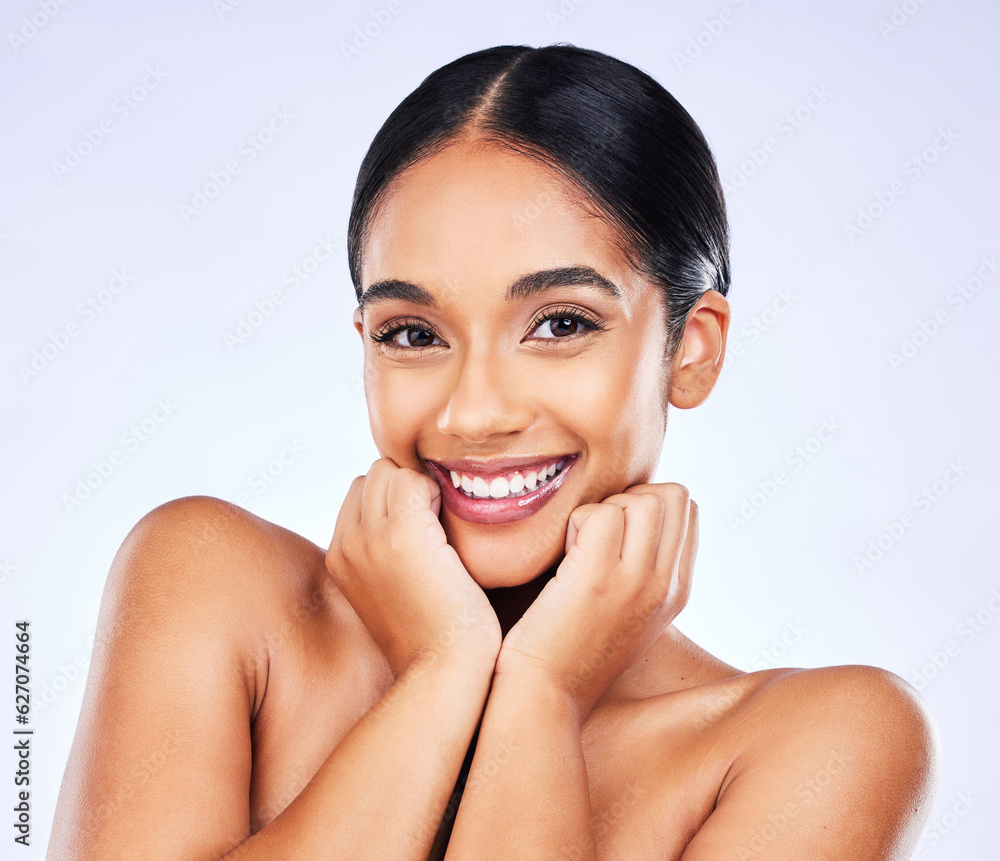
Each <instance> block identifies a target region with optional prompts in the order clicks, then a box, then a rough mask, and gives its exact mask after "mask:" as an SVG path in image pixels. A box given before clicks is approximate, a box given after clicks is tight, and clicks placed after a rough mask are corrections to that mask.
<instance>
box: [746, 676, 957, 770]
mask: <svg viewBox="0 0 1000 861" xmlns="http://www.w3.org/2000/svg"><path fill="white" fill-rule="evenodd" d="M747 675H748V677H751V678H752V677H757V676H759V677H760V682H759V683H758V684H755V685H754V686H753V687H752V688H751V691H750V693H749V694H748V696H747V697H746V699H745V701H744V702H743V704H742V714H741V724H742V726H743V727H745V729H746V733H747V736H746V745H747V746H746V755H747V759H748V762H751V761H753V759H754V758H756V757H766V756H767V751H768V750H774V749H775V748H774V745H775V743H777V742H779V741H780V742H781V747H782V748H785V749H790V748H793V747H799V748H809V749H819V748H829V750H830V751H831V752H833V751H838V750H842V751H843V754H844V756H853V757H854V758H855V767H856V768H857V769H859V770H862V771H864V770H868V771H873V770H880V771H881V772H882V773H883V774H884V773H885V769H886V768H887V767H891V768H892V769H893V773H892V774H891V775H886V776H887V777H891V778H892V779H894V780H897V781H898V779H902V778H903V777H906V776H909V778H910V785H911V786H915V785H916V783H919V782H920V781H921V780H923V779H925V778H926V777H928V776H931V775H932V772H933V770H934V765H935V764H936V761H937V752H938V737H937V729H936V726H935V724H934V720H933V718H932V716H931V714H930V712H929V711H928V709H927V706H926V704H925V703H924V701H923V700H922V699H921V697H920V696H919V694H917V692H916V691H915V690H914V689H913V688H912V687H911V686H910V685H909V684H908V683H907V682H905V681H904V680H903V679H901V678H900V677H899V676H897V675H896V674H894V673H892V672H889V671H888V670H884V669H880V668H878V667H870V666H863V665H848V666H838V667H821V668H818V669H783V670H777V671H774V670H772V671H765V672H764V673H761V674H758V673H749V674H747ZM862 757H864V759H863V760H862ZM897 785H900V786H901V784H899V783H898V782H897Z"/></svg>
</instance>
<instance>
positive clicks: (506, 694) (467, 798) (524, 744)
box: [446, 675, 596, 861]
mask: <svg viewBox="0 0 1000 861" xmlns="http://www.w3.org/2000/svg"><path fill="white" fill-rule="evenodd" d="M486 847H488V848H489V852H488V855H489V857H490V858H494V859H504V858H516V859H535V858H537V859H546V861H551V859H556V858H567V859H581V861H587V859H594V858H596V855H595V849H594V841H593V832H592V828H591V819H590V792H589V785H588V781H587V768H586V763H585V762H584V757H583V743H582V739H581V726H580V722H579V720H578V717H577V715H576V713H575V711H574V709H573V707H572V706H571V704H570V702H569V700H568V698H567V697H565V695H563V694H560V693H558V692H556V691H554V690H552V689H551V688H548V687H546V686H544V685H541V684H537V685H535V684H525V683H522V682H521V680H520V679H519V678H517V677H512V676H503V675H497V676H495V677H494V681H493V689H492V691H491V693H490V698H489V701H488V703H487V706H486V712H485V714H484V715H483V723H482V726H481V727H480V730H479V742H478V744H477V747H476V755H475V759H474V760H473V763H472V770H471V772H470V774H469V780H468V782H467V783H466V787H465V793H464V795H463V796H462V802H461V805H460V807H459V809H458V817H457V819H456V822H455V828H454V831H453V833H452V836H451V842H450V843H449V845H448V854H447V856H446V858H447V859H448V861H464V859H478V858H483V857H485V854H486V853H485V848H486Z"/></svg>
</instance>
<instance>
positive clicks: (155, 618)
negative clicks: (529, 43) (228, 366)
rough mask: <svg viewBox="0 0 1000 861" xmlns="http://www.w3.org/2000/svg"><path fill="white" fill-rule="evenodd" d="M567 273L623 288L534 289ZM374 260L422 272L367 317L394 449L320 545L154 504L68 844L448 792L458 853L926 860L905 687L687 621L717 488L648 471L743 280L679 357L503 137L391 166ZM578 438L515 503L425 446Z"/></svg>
mask: <svg viewBox="0 0 1000 861" xmlns="http://www.w3.org/2000/svg"><path fill="white" fill-rule="evenodd" d="M567 268H577V269H586V270H587V271H592V272H596V273H598V274H599V275H600V276H601V277H602V278H603V279H605V280H606V281H607V282H610V283H611V284H613V285H615V286H616V287H617V288H618V291H617V292H618V295H617V296H615V295H612V294H611V293H610V292H609V291H606V290H600V289H596V288H595V287H594V286H592V284H587V283H571V284H569V285H565V284H564V285H563V286H557V287H551V288H550V289H547V290H541V291H535V292H532V293H529V294H528V295H521V296H518V297H514V298H508V296H507V293H508V289H509V288H510V286H511V285H512V284H514V283H515V282H517V281H518V279H521V278H523V276H525V275H528V274H532V273H546V272H551V271H553V270H563V269H567ZM362 276H363V278H362V281H363V288H364V289H365V290H368V289H369V288H370V287H372V285H378V284H383V285H384V284H385V283H387V282H393V283H396V284H399V283H401V282H405V283H406V284H407V285H409V288H408V289H407V290H404V291H399V290H395V291H392V290H390V291H384V290H383V291H382V293H381V296H380V298H378V299H377V300H376V298H375V297H376V296H377V294H378V291H373V292H372V294H371V297H369V298H370V301H368V300H365V299H364V296H363V302H362V306H363V310H362V309H359V311H358V312H357V313H356V315H355V321H354V322H355V327H356V329H357V331H358V332H359V334H360V335H361V336H362V339H363V342H364V350H365V391H366V396H367V400H368V406H369V417H370V421H371V426H372V433H373V436H374V439H375V442H376V445H377V446H378V449H379V452H380V454H381V455H382V456H381V457H380V458H379V460H377V461H376V462H375V463H374V464H373V465H372V466H371V468H370V469H369V470H368V472H367V474H366V475H364V476H358V477H357V478H356V479H355V480H354V482H353V483H352V484H351V486H350V489H349V491H348V493H347V496H346V499H345V500H344V503H343V505H342V507H341V510H340V514H339V516H338V519H337V523H336V526H335V529H334V534H333V538H332V541H331V543H330V546H329V548H328V550H326V551H324V550H323V549H321V548H318V547H316V546H315V545H313V544H311V543H310V542H308V541H306V540H305V539H303V538H300V537H299V536H296V535H294V534H293V533H290V532H288V531H286V530H283V529H280V528H279V527H277V526H274V525H272V524H269V523H266V522H265V521H262V520H260V519H259V518H256V517H254V516H253V515H251V514H249V513H247V512H245V511H242V510H240V509H238V508H236V507H235V506H231V505H229V504H227V503H224V502H221V501H219V500H213V499H209V498H205V497H191V498H185V499H181V500H175V501H174V502H171V503H167V504H166V505H164V506H161V507H160V508H158V509H156V510H154V511H153V512H151V513H150V514H149V515H147V516H146V517H145V518H143V520H141V521H140V522H139V524H138V525H137V526H136V527H135V528H134V529H133V531H132V532H131V533H130V535H129V536H128V538H127V539H126V541H125V542H124V544H123V545H122V548H121V550H120V551H119V553H118V555H117V557H116V558H115V561H114V564H113V567H112V571H111V573H110V575H109V578H108V583H107V586H106V589H105V596H104V600H103V602H102V607H101V615H100V620H99V624H98V638H97V644H96V646H95V650H94V656H93V659H92V664H91V672H90V676H89V678H88V682H87V690H86V694H85V698H84V704H83V710H82V713H81V717H80V723H79V726H78V730H77V735H76V738H75V740H74V744H73V749H72V751H71V753H70V759H69V764H68V766H67V770H66V775H65V778H64V781H63V786H62V790H61V793H60V798H59V804H58V809H57V813H56V821H55V825H54V828H53V833H52V840H51V843H50V846H49V854H48V856H47V857H48V858H50V859H98V858H100V859H117V858H122V859H124V858H136V857H142V858H145V859H181V858H183V859H216V858H222V857H225V858H245V859H258V858H260V859H265V858H303V859H306V858H308V859H334V858H337V859H339V858H345V859H346V858H351V859H356V858H373V859H374V858H378V859H397V858H399V859H403V858H406V859H426V858H428V856H429V854H430V853H431V850H432V845H433V844H434V841H435V835H436V833H437V832H438V827H439V825H440V823H441V822H442V819H443V818H444V819H446V820H447V821H448V823H449V824H450V823H451V820H452V819H454V823H453V830H452V832H451V835H450V842H449V843H448V845H447V854H446V855H445V856H444V857H447V858H448V859H465V858H469V859H481V858H491V859H503V858H517V859H523V858H529V859H530V858H538V859H553V858H579V859H598V858H599V859H636V858H650V859H682V861H723V859H728V858H732V859H743V858H753V859H762V861H764V859H767V861H777V859H801V858H809V859H851V861H865V859H872V861H874V859H879V861H890V859H891V861H902V859H906V858H908V857H909V853H910V851H911V849H912V847H913V846H914V845H915V843H916V840H917V838H918V836H919V829H920V826H921V825H922V823H923V821H924V820H925V819H926V817H927V815H928V812H929V805H930V803H931V800H932V797H933V790H934V786H935V782H936V779H937V777H936V776H937V767H938V765H937V764H938V743H937V736H936V730H935V728H934V724H933V721H932V720H931V718H930V716H929V715H928V713H927V711H926V709H925V707H924V705H923V703H922V701H921V700H920V698H919V697H918V696H917V695H916V694H915V692H914V691H913V690H912V689H911V688H910V687H909V686H908V685H907V684H906V683H905V682H903V681H902V680H901V679H899V678H898V677H897V676H895V675H893V674H891V673H889V672H886V671H884V670H879V669H875V668H872V667H861V666H850V667H831V668H825V669H818V670H802V669H778V670H768V671H763V672H757V673H742V672H740V671H739V670H737V669H735V668H733V667H730V666H728V665H726V664H724V663H723V662H721V661H719V660H717V659H716V658H714V657H712V656H711V655H709V654H708V653H707V652H705V651H704V650H702V649H700V648H699V647H698V646H696V645H695V644H694V643H692V642H691V641H690V640H688V639H687V638H686V637H684V636H683V635H682V634H681V633H680V632H679V631H678V630H677V629H676V627H675V626H674V625H673V621H674V619H675V618H676V616H677V614H678V613H680V611H681V610H682V609H683V607H684V605H685V603H686V601H687V599H688V595H689V592H690V588H691V578H692V569H693V566H694V560H695V555H696V551H697V533H698V529H697V506H696V505H695V504H694V502H693V501H691V500H690V498H689V495H688V493H687V491H686V489H685V488H683V487H681V486H680V485H677V484H670V483H668V484H651V483H650V479H651V477H652V475H653V472H654V470H655V467H656V463H657V460H658V457H659V453H660V449H661V447H662V444H663V435H664V431H665V424H664V423H665V417H664V409H663V407H664V406H665V404H666V403H667V402H668V401H669V403H670V404H671V405H672V406H674V407H678V408H689V407H693V406H696V405H698V404H699V403H701V402H702V401H703V400H704V399H705V398H706V397H707V396H708V394H709V393H710V391H711V389H712V387H713V385H714V383H715V381H716V379H717V377H718V374H719V371H720V370H721V367H722V360H723V356H724V352H725V340H726V332H727V327H728V323H729V308H728V304H727V303H726V300H725V299H724V298H723V297H722V296H721V295H720V294H718V293H716V292H714V291H708V292H707V293H705V294H704V295H703V296H702V297H701V299H700V300H699V301H698V303H697V305H696V306H695V307H694V309H693V310H692V311H691V313H690V314H689V316H688V320H687V324H686V328H685V330H684V335H683V339H682V341H681V343H680V344H679V345H678V347H677V349H676V351H675V352H674V354H673V358H672V360H671V362H670V363H669V366H668V365H667V364H666V363H665V362H663V360H662V357H663V356H664V354H665V353H664V351H665V347H666V337H667V336H666V328H665V324H664V317H663V308H662V304H661V303H662V299H661V296H660V293H659V291H658V290H657V289H656V288H654V287H653V286H652V285H651V284H649V283H648V282H646V281H645V280H644V279H643V277H642V276H641V275H640V274H639V273H638V272H636V271H635V270H634V269H632V268H631V266H630V265H629V263H628V261H627V259H626V258H625V255H624V254H623V252H622V250H621V246H620V242H619V240H618V237H617V234H616V233H615V231H614V229H613V228H612V227H611V226H610V225H609V224H608V222H607V221H606V220H604V219H602V218H601V217H599V215H598V213H597V212H596V211H595V210H594V208H593V207H591V206H589V205H588V204H587V202H586V201H585V200H584V199H583V198H582V197H581V196H580V194H579V193H578V192H577V190H576V189H575V187H574V186H572V185H571V184H570V183H568V182H567V181H566V180H565V179H564V178H562V177H561V176H560V175H558V174H557V173H555V172H554V171H552V170H551V169H550V168H548V167H546V166H544V165H542V164H541V163H539V162H537V161H534V160H532V159H529V158H527V157H525V156H522V155H519V154H516V153H513V152H512V151H510V150H507V149H504V148H502V147H498V146H495V145H489V144H486V143H484V142H482V141H479V140H476V139H475V138H470V139H468V140H462V141H460V142H457V143H454V144H452V145H450V146H448V147H446V148H445V149H444V150H441V151H440V152H438V153H437V154H435V155H433V156H431V157H429V158H426V159H425V160H423V161H421V162H418V163H417V164H416V165H414V166H412V167H410V168H408V169H407V170H406V171H405V172H404V173H403V174H402V175H401V176H400V177H398V178H397V179H396V181H395V182H394V183H393V184H392V186H391V188H390V189H389V192H388V194H387V195H386V197H385V198H384V199H383V201H382V203H381V205H380V207H379V209H378V211H377V213H376V214H375V217H374V218H373V221H372V225H371V230H370V233H369V236H368V239H367V243H366V246H365V255H364V260H363V266H362ZM541 280H542V281H544V280H545V278H544V276H543V277H542V278H541ZM410 288H418V289H410ZM567 312H573V313H575V314H579V315H582V316H583V317H584V318H585V319H586V320H588V321H590V322H591V323H597V324H599V327H597V328H595V327H592V326H588V325H584V324H582V323H579V322H576V323H571V322H570V321H567V320H566V319H565V317H566V314H567ZM567 323H569V325H567ZM393 330H395V331H393ZM388 332H392V334H391V335H390V336H389V337H388V338H385V337H383V339H382V340H381V341H379V342H377V341H375V340H373V339H372V335H376V336H379V337H381V336H385V335H386V333H388ZM562 454H575V455H576V456H577V460H576V462H575V463H574V465H573V468H572V470H571V472H570V473H569V474H568V475H567V478H566V480H565V483H564V484H563V485H562V487H561V488H560V489H559V490H558V491H557V492H556V493H555V495H554V496H553V498H552V499H551V500H550V501H549V503H548V504H547V505H545V506H544V507H543V508H542V509H540V510H539V511H537V512H536V513H534V514H532V515H530V516H528V517H525V518H522V519H521V520H517V521H514V522H511V523H506V524H478V523H470V522H467V521H465V520H462V519H461V518H459V517H458V516H456V514H455V512H453V511H451V510H450V509H449V508H448V506H447V505H442V493H441V488H440V487H438V485H437V483H436V481H435V480H434V479H433V478H432V475H433V473H432V471H431V470H430V469H429V468H428V466H427V461H431V460H438V459H441V460H448V459H454V458H471V459H476V460H480V461H482V462H484V463H488V461H489V460H490V459H491V458H496V457H501V456H510V455H518V456H523V457H533V456H538V455H554V456H559V455H562ZM477 726H478V728H479V736H478V741H477V744H476V748H475V756H474V759H473V761H472V767H471V772H470V774H469V777H468V783H467V785H466V787H465V792H464V795H463V796H462V799H461V804H460V806H459V807H458V810H457V816H454V813H455V811H454V804H452V805H451V809H449V803H450V802H451V801H452V791H453V789H454V787H455V783H456V780H457V778H458V776H459V770H460V767H461V764H462V761H463V759H464V757H465V755H466V751H467V750H468V748H469V745H470V742H471V740H472V737H473V733H474V732H475V730H476V729H477ZM442 852H443V849H442V848H441V847H440V845H439V847H438V848H437V849H435V856H434V857H441V855H442Z"/></svg>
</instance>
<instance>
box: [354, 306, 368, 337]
mask: <svg viewBox="0 0 1000 861" xmlns="http://www.w3.org/2000/svg"><path fill="white" fill-rule="evenodd" d="M354 328H355V329H357V330H358V334H359V335H360V336H361V337H362V339H363V338H364V337H365V327H364V322H363V319H362V316H361V308H360V307H358V308H355V309H354Z"/></svg>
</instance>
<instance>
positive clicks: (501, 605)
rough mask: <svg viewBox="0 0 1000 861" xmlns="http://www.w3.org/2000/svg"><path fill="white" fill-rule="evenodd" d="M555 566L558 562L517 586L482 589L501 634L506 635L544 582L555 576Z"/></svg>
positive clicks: (542, 586) (536, 595)
mask: <svg viewBox="0 0 1000 861" xmlns="http://www.w3.org/2000/svg"><path fill="white" fill-rule="evenodd" d="M557 567H558V563H557V564H556V565H553V566H552V567H551V568H548V569H547V570H545V571H543V572H542V573H541V574H539V575H538V576H537V577H536V578H535V579H534V580H529V581H528V582H527V583H521V584H520V585H519V586H504V587H500V588H496V589H486V590H484V591H485V592H486V597H487V598H488V599H489V602H490V604H492V605H493V610H494V611H495V612H496V614H497V619H498V620H499V622H500V630H501V632H502V634H503V636H505V637H506V636H507V632H508V631H509V630H510V629H511V628H513V627H514V625H515V624H516V623H517V620H518V619H520V618H521V616H523V615H524V612H525V610H527V609H528V607H530V606H531V604H532V602H533V601H534V600H535V598H537V597H538V594H539V593H540V592H541V591H542V589H543V588H544V587H545V584H546V583H548V582H549V580H551V579H552V578H553V577H555V576H556V568H557Z"/></svg>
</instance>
